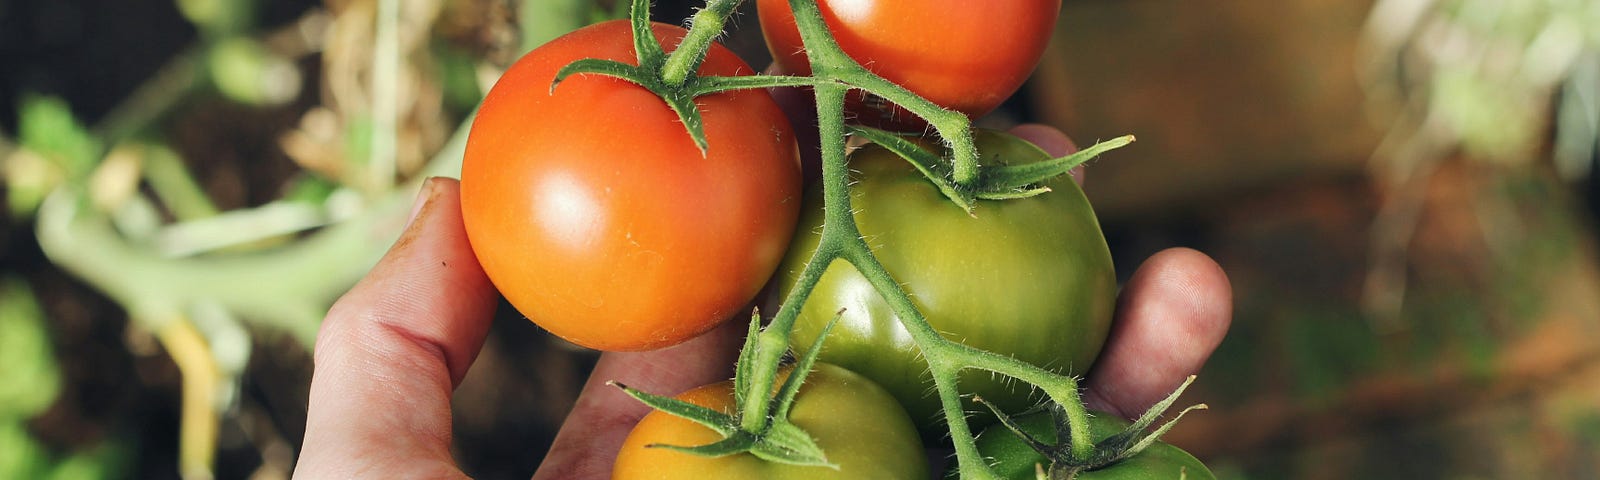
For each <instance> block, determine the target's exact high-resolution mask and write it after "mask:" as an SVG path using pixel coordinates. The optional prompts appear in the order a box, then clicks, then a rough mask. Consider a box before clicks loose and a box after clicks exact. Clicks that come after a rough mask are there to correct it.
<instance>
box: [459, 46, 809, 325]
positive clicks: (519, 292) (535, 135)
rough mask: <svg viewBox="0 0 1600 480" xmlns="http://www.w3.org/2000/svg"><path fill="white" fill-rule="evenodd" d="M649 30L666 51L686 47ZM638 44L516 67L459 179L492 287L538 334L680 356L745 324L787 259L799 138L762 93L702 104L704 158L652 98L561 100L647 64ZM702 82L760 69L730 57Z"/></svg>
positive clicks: (490, 101) (610, 89)
mask: <svg viewBox="0 0 1600 480" xmlns="http://www.w3.org/2000/svg"><path fill="white" fill-rule="evenodd" d="M652 28H653V29H654V33H655V35H656V36H657V37H658V38H660V39H662V43H663V45H666V46H672V45H677V43H678V41H679V39H680V38H681V37H682V36H683V35H684V34H685V31H684V30H683V29H681V28H678V27H674V26H669V25H660V24H658V25H654V26H653V27H652ZM631 39H632V34H631V31H630V29H629V24H628V22H626V21H612V22H606V23H600V24H596V25H592V26H589V27H585V28H583V29H579V30H577V31H574V32H572V33H569V34H567V35H565V36H563V37H561V38H558V39H556V40H553V41H551V42H549V43H548V44H545V45H544V46H541V47H539V48H537V49H535V50H533V51H532V52H530V53H529V54H528V55H526V56H524V57H523V58H522V59H521V60H518V61H517V63H516V64H515V65H513V66H512V67H511V69H510V70H507V71H506V73H505V75H503V76H502V77H501V78H500V81H499V82H498V83H497V84H495V86H494V88H493V89H492V90H490V92H489V94H488V96H487V98H485V99H484V103H483V107H482V109H481V110H480V111H479V112H478V115H477V119H476V120H475V121H474V123H473V126H472V133H471V136H470V137H469V139H468V141H467V150H466V158H465V160H464V162H463V164H462V167H461V208H462V217H463V220H464V221H465V223H466V228H467V236H468V239H469V240H470V241H471V244H472V249H473V251H474V252H475V253H476V254H477V257H478V261H479V262H480V263H481V264H482V265H483V268H484V271H485V272H486V273H488V275H489V279H490V280H492V281H493V282H494V284H495V286H496V287H497V288H499V290H500V292H501V293H502V294H503V295H505V297H506V299H507V300H509V301H510V302H511V304H512V305H515V306H516V307H517V309H518V310H520V311H521V312H522V314H524V315H526V316H527V317H528V318H529V319H531V320H533V321H534V322H535V323H538V324H539V325H540V326H542V327H544V328H545V329H547V330H549V331H550V332H552V333H554V334H556V335H559V336H561V337H563V338H566V339H567V340H570V341H572V342H573V343H577V344H579V345H583V346H586V347H590V348H596V349H601V350H648V349H654V348H660V347H664V346H668V345H672V344H675V343H678V342H681V341H683V340H686V339H689V338H692V337H694V336H696V335H699V334H701V333H703V332H705V331H707V330H710V329H711V328H712V327H714V326H716V325H717V324H719V323H721V322H723V321H724V320H726V319H728V318H730V317H733V316H737V315H736V314H739V313H741V311H743V309H744V307H745V305H747V304H748V302H749V301H750V299H751V298H752V297H754V296H755V294H756V292H757V291H759V290H760V289H761V286H762V285H763V284H764V283H765V282H766V281H767V278H768V277H770V276H771V274H772V271H773V268H774V267H775V266H776V265H777V262H778V260H779V259H781V258H782V256H783V252H784V249H785V247H786V245H787V243H788V240H789V237H790V236H791V232H792V231H793V229H794V222H795V217H796V215H797V206H798V204H799V191H800V188H801V187H800V164H799V156H798V150H797V146H796V144H795V141H794V135H793V132H792V130H791V129H790V127H789V124H788V121H787V120H786V119H785V117H784V115H783V112H782V111H781V110H779V108H778V105H777V104H776V103H775V102H773V100H772V98H771V97H770V96H769V95H768V94H767V93H766V92H765V91H762V90H746V91H738V92H731V93H720V94H714V95H707V96H703V97H700V98H698V99H697V100H696V103H697V104H698V105H699V107H700V110H701V114H702V115H703V116H704V121H705V133H706V140H707V142H708V144H709V149H708V150H707V151H706V152H705V155H704V156H702V155H701V152H700V150H699V149H698V148H696V146H695V144H694V142H693V140H691V138H690V136H689V134H688V132H687V131H686V130H685V129H684V127H683V124H682V123H681V122H680V121H679V119H678V117H677V115H676V114H674V113H673V111H672V110H671V109H670V108H669V107H668V106H667V104H666V103H665V102H663V101H662V100H661V99H660V98H659V97H657V96H656V95H655V94H654V93H651V92H650V91H649V90H646V89H644V88H643V87H640V86H638V85H636V84H633V83H630V82H627V81H624V80H619V79H616V78H612V77H606V76H601V75H586V74H579V75H574V76H572V77H569V78H567V79H566V80H565V81H563V82H562V83H561V84H560V85H559V86H557V87H556V88H555V89H554V91H552V90H551V81H552V79H554V77H555V74H556V71H557V70H558V69H560V68H562V67H564V66H566V65H567V64H568V63H570V62H572V61H574V60H578V59H581V58H591V57H592V58H601V59H609V60H617V61H622V62H626V63H629V64H633V63H636V60H635V56H634V50H633V42H632V40H631ZM669 49H670V47H669ZM700 73H701V74H704V75H747V74H751V73H754V70H753V69H751V68H750V67H749V66H748V65H746V64H745V63H744V62H743V61H741V60H739V58H738V57H737V56H735V55H734V54H733V53H732V52H730V51H729V50H727V49H726V48H724V47H722V46H720V45H719V46H714V47H713V48H712V49H711V50H710V51H709V53H708V56H707V58H706V60H705V62H704V64H703V65H702V66H701V68H700ZM746 314H747V312H746Z"/></svg>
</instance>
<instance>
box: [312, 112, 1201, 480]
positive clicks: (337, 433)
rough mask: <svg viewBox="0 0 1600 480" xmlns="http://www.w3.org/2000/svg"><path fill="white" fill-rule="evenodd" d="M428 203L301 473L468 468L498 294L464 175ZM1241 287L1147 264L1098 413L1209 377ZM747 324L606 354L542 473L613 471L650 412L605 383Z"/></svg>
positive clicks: (328, 357)
mask: <svg viewBox="0 0 1600 480" xmlns="http://www.w3.org/2000/svg"><path fill="white" fill-rule="evenodd" d="M1013 133H1015V134H1017V135H1019V136H1021V137H1023V138H1026V139H1028V140H1030V141H1033V142H1034V143H1035V144H1038V145H1039V146H1041V147H1043V148H1044V149H1045V150H1046V151H1048V152H1050V153H1051V154H1052V155H1055V156H1061V155H1065V154H1066V153H1069V152H1070V150H1071V149H1072V148H1074V147H1073V146H1072V143H1071V141H1070V140H1069V139H1067V137H1066V136H1065V135H1062V134H1061V133H1060V132H1057V131H1055V130H1054V129H1050V128H1048V127H1041V126H1023V127H1019V128H1017V129H1015V130H1013ZM1075 173H1076V174H1077V176H1078V178H1080V179H1081V172H1075ZM418 202H419V203H418V207H417V209H416V211H415V213H414V214H413V215H414V218H413V220H412V221H411V223H410V224H409V225H408V226H407V228H406V230H405V232H404V233H403V234H402V235H401V237H400V239H399V240H398V241H396V243H395V245H394V247H393V248H391V249H390V251H389V253H388V254H387V255H385V257H384V258H383V260H382V261H381V262H380V263H379V264H378V266H376V267H375V268H373V270H372V272H371V273H369V274H368V275H367V277H366V278H365V279H363V280H362V281H361V283H359V284H358V285H356V287H355V288H353V289H352V290H351V291H350V292H349V293H348V294H346V295H345V296H344V297H343V298H341V299H340V300H339V301H338V302H337V303H336V304H335V305H334V307H333V309H331V310H330V311H329V313H328V317H327V319H326V320H325V321H324V324H323V326H322V331H321V332H320V333H319V335H318V341H317V347H316V351H315V361H316V371H315V373H314V376H313V380H312V385H311V396H310V407H309V411H308V416H307V426H306V436H305V441H304V444H303V445H302V449H301V456H300V459H299V463H298V465H297V466H296V470H295V474H296V475H297V476H303V477H306V478H323V477H339V478H343V477H368V476H372V477H377V476H406V477H418V476H420V477H426V478H439V477H453V478H463V477H464V474H462V473H461V472H460V470H459V469H458V468H456V466H455V462H454V459H453V458H452V457H451V455H450V443H451V414H450V393H451V391H452V390H453V389H454V388H455V386H457V385H458V384H459V383H460V381H461V379H462V378H463V377H464V376H465V374H466V371H467V368H468V367H469V366H470V365H471V363H472V361H473V359H474V358H475V357H476V355H477V353H478V351H479V349H480V348H482V346H483V341H484V336H485V335H486V334H487V331H488V327H489V323H490V320H491V318H492V316H493V311H494V307H495V302H496V293H495V290H494V287H493V286H492V285H491V284H490V283H489V281H488V279H487V278H486V277H485V276H484V274H483V272H482V270H481V269H480V268H479V267H478V263H477V260H476V258H475V257H474V256H473V253H472V250H471V248H470V246H469V245H468V244H467V239H466V233H465V230H464V227H463V226H462V224H461V214H460V205H459V197H458V185H457V183H456V182H455V181H453V180H448V179H431V180H429V181H428V182H426V183H425V187H424V189H423V192H422V194H421V195H420V198H419V200H418ZM1231 295H1232V293H1231V289H1230V287H1229V284H1228V281H1227V277H1226V276H1225V275H1224V274H1223V272H1222V269H1221V268H1220V267H1218V266H1217V264H1216V263H1215V262H1213V261H1212V260H1211V259H1210V258H1208V257H1206V256H1205V255H1204V254H1202V253H1199V252H1196V251H1194V250H1188V249H1169V250H1166V251H1162V252H1159V253H1157V254H1156V255H1154V256H1152V257H1151V258H1150V259H1148V260H1146V261H1145V262H1144V264H1143V265H1141V266H1140V267H1139V269H1138V270H1137V271H1136V272H1135V273H1134V276H1133V277H1132V278H1131V279H1130V280H1129V282H1128V283H1127V284H1126V285H1125V286H1124V288H1123V290H1122V292H1121V295H1120V297H1119V299H1118V306H1117V313H1116V321H1115V323H1114V325H1113V327H1112V333H1111V336H1110V338H1109V339H1108V341H1107V344H1106V347H1105V350H1104V351H1103V352H1102V354H1101V357H1100V359H1099V360H1098V361H1097V363H1096V366H1095V367H1094V369H1093V370H1092V371H1091V372H1090V373H1089V375H1088V380H1087V383H1086V385H1085V387H1086V389H1087V394H1086V397H1085V399H1086V400H1087V401H1088V402H1089V407H1090V408H1092V409H1096V410H1103V411H1107V412H1111V413H1115V414H1119V415H1123V416H1131V415H1136V414H1137V413H1139V412H1142V411H1143V410H1144V409H1146V408H1148V407H1149V406H1150V405H1153V404H1154V403H1155V402H1156V401H1158V400H1160V399H1161V398H1163V397H1165V396H1166V395H1167V394H1168V393H1170V391H1171V389H1172V388H1174V387H1175V386H1176V385H1177V384H1178V383H1180V382H1181V381H1182V380H1183V378H1185V377H1186V376H1188V375H1190V374H1192V373H1194V372H1195V371H1198V370H1199V368H1200V366H1201V365H1202V364H1204V362H1205V360H1206V358H1207V357H1208V356H1210V354H1211V352H1212V350H1214V349H1215V348H1216V346H1217V344H1218V343H1219V342H1220V341H1221V339H1222V336H1223V334H1224V333H1226V331H1227V328H1228V324H1229V322H1230V320H1231V317H1232V297H1231ZM744 331H745V325H742V322H729V323H728V324H726V325H723V326H722V327H719V328H717V329H716V330H713V331H711V332H710V333H707V334H706V335H703V336H701V337H698V338H696V339H693V340H690V341H689V342H686V343H684V344H680V345H677V346H674V347H670V348H666V349H662V350H656V351H651V352H621V353H615V352H614V353H605V354H603V355H601V357H600V360H599V363H597V364H596V366H595V369H594V371H593V373H592V374H591V376H590V378H589V381H588V382H587V384H586V385H585V386H584V388H583V391H582V393H581V394H580V396H579V398H578V401H577V403H576V404H575V405H574V407H573V409H572V411H571V412H570V413H569V415H568V416H567V420H566V422H565V424H564V425H563V426H562V428H561V431H560V432H559V433H558V435H557V437H556V440H555V444H554V445H553V446H552V448H551V449H550V451H549V452H548V453H547V455H546V457H545V460H544V463H543V464H541V465H540V468H539V471H538V473H536V474H535V475H534V478H535V479H589V478H608V477H609V476H610V471H611V464H612V462H613V460H614V459H615V457H616V454H617V451H618V449H619V447H620V446H621V444H622V440H623V438H625V437H626V436H627V434H628V432H629V430H630V429H631V428H632V426H633V424H634V423H636V422H637V421H638V420H639V419H640V418H642V417H643V416H644V415H645V414H646V413H648V412H649V408H648V407H646V406H644V405H643V404H640V403H639V402H638V401H636V400H634V399H633V398H631V397H628V396H627V395H625V394H623V393H622V392H621V391H620V390H618V389H616V388H614V387H610V386H607V385H606V382H607V381H611V380H615V381H619V382H622V383H626V384H628V385H630V386H633V387H636V388H639V389H641V390H643V391H648V392H655V393H661V394H675V393H677V392H681V391H683V390H687V389H689V388H692V387H695V386H698V385H702V384H706V383H711V382H715V381H720V380H725V379H727V378H728V377H730V376H731V375H732V365H733V362H734V358H735V356H736V355H737V350H738V348H739V346H740V345H741V344H742V340H743V338H742V335H743V332H744Z"/></svg>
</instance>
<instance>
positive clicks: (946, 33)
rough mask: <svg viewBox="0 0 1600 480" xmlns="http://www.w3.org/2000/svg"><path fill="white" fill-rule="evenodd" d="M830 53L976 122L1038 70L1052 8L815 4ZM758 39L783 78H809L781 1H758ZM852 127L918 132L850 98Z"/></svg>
mask: <svg viewBox="0 0 1600 480" xmlns="http://www.w3.org/2000/svg"><path fill="white" fill-rule="evenodd" d="M817 4H818V6H819V7H821V10H822V17H823V20H824V21H825V22H826V23H827V24H828V29H829V30H830V31H831V32H833V36H834V39H836V40H837V41H838V42H839V46H840V48H843V49H844V51H845V53H847V54H849V55H850V56H851V58H854V59H855V60H856V61H857V62H859V63H861V64H862V65H863V66H865V67H866V68H867V69H869V70H871V71H872V72H873V73H876V74H878V75H880V76H882V77H884V78H886V79H888V80H889V81H892V82H894V83H897V84H899V85H901V86H903V87H906V89H908V90H911V91H912V92H915V93H917V94H918V95H921V96H922V97H923V98H926V99H928V100H931V101H933V102H934V103H937V104H939V105H940V106H943V107H945V108H951V109H955V110H959V111H961V112H962V113H965V114H967V116H968V117H972V118H977V117H980V116H982V115H983V114H985V113H988V112H989V111H990V110H993V109H994V108H995V107H997V106H999V105H1000V102H1003V101H1005V99H1006V98H1007V97H1010V96H1011V94H1012V93H1014V92H1016V91H1017V88H1018V87H1021V86H1022V82H1023V81H1024V80H1027V78H1028V75H1030V74H1032V73H1033V69H1034V67H1036V66H1038V64H1039V57H1040V56H1041V55H1043V54H1044V49H1045V46H1046V44H1047V43H1049V41H1050V34H1051V32H1052V31H1053V30H1054V28H1055V23H1056V16H1057V14H1058V12H1060V10H1061V0H1007V1H1004V2H982V1H973V0H924V1H918V2H909V1H904V0H819V1H818V2H817ZM757 13H758V15H759V16H760V18H761V31H762V34H763V35H765V36H766V39H767V48H768V49H769V50H771V51H772V56H773V59H774V60H775V61H776V62H777V63H778V65H780V66H782V67H783V69H784V70H785V71H788V72H790V73H794V74H800V75H809V74H810V72H811V65H810V62H809V61H808V60H807V59H806V55H805V51H804V49H803V43H802V42H801V40H800V32H799V30H798V29H797V28H796V27H795V21H794V15H793V12H792V11H790V10H789V3H788V1H787V0H759V1H758V2H757ZM850 112H851V113H852V114H854V115H855V117H856V119H857V121H859V122H861V123H863V124H867V125H875V126H882V127H889V128H901V129H907V128H910V129H920V128H921V126H922V125H923V123H922V121H921V119H919V118H916V117H915V116H913V115H911V114H910V113H909V112H906V111H905V110H903V109H900V108H898V107H895V106H892V105H885V104H884V103H883V102H881V101H873V100H863V99H862V98H860V97H858V96H853V97H852V99H851V107H850Z"/></svg>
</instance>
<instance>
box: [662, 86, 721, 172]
mask: <svg viewBox="0 0 1600 480" xmlns="http://www.w3.org/2000/svg"><path fill="white" fill-rule="evenodd" d="M657 93H660V94H661V99H662V100H665V101H666V102H667V106H668V107H672V111H673V112H677V114H678V121H681V122H683V128H684V129H685V130H688V131H689V138H691V139H693V140H694V146H695V147H696V148H699V149H700V156H701V157H705V156H706V149H707V148H709V147H708V145H707V144H706V125H705V120H703V119H701V118H700V106H699V105H695V103H694V95H692V94H689V93H688V92H668V93H662V92H657Z"/></svg>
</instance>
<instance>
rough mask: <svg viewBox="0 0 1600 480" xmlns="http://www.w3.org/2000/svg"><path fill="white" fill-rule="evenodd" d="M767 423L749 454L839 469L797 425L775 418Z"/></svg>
mask: <svg viewBox="0 0 1600 480" xmlns="http://www.w3.org/2000/svg"><path fill="white" fill-rule="evenodd" d="M792 377H793V375H792V374H791V378H792ZM768 425H769V426H768V427H767V430H766V431H765V432H762V434H761V437H762V438H761V439H759V440H756V442H755V445H752V446H751V448H750V454H751V455H755V456H756V457H757V458H760V459H762V460H766V461H769V462H777V463H783V464H788V465H799V466H806V467H828V468H832V469H834V470H838V469H839V466H838V465H835V464H832V463H828V458H827V456H826V455H824V454H823V452H822V446H820V445H817V441H816V440H814V439H812V438H811V435H810V434H807V433H806V431H805V430H803V429H801V428H800V427H799V426H798V425H795V424H793V423H789V421H788V420H777V419H775V420H774V421H773V422H771V423H770V424H768Z"/></svg>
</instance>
